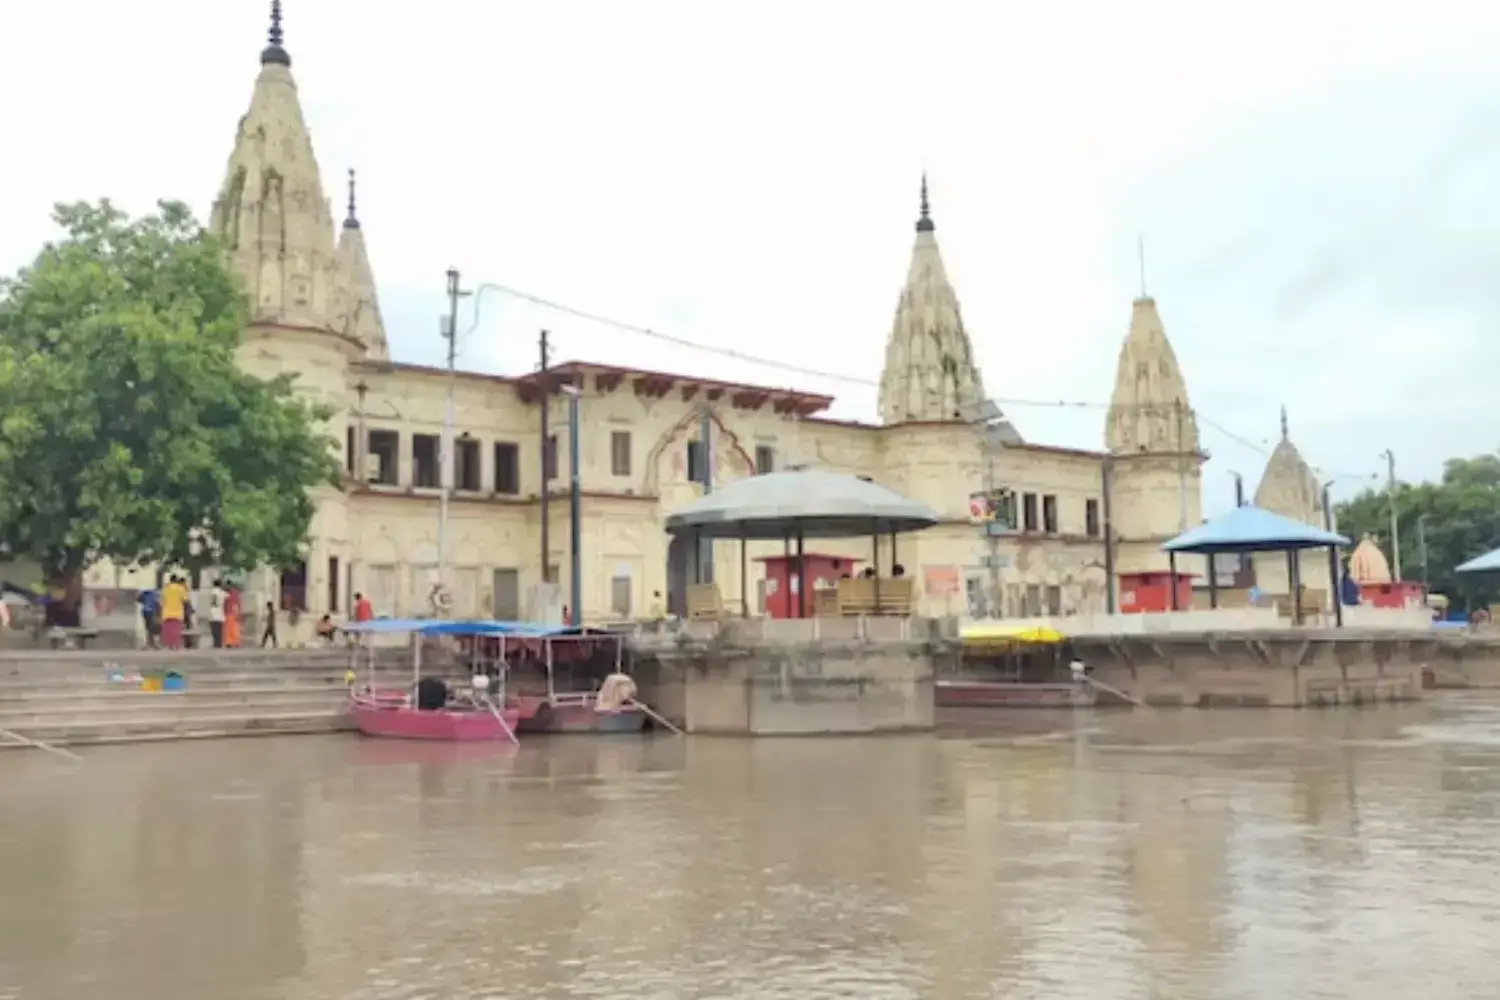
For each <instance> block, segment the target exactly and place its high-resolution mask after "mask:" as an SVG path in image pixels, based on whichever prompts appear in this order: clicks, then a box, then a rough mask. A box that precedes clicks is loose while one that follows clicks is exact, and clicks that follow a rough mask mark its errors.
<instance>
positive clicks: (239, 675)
mask: <svg viewBox="0 0 1500 1000" xmlns="http://www.w3.org/2000/svg"><path fill="white" fill-rule="evenodd" d="M348 669H349V656H348V653H347V652H346V651H343V650H288V651H286V652H276V651H260V650H242V651H241V650H233V651H222V650H218V651H215V650H205V651H202V652H180V653H163V652H159V651H148V650H142V651H126V652H116V651H100V652H98V653H93V652H79V651H67V652H61V653H53V652H50V651H31V652H24V653H7V654H0V729H4V730H9V731H11V732H15V733H19V734H20V735H22V736H24V737H26V738H28V739H32V740H41V741H44V742H47V743H52V744H61V745H78V744H85V743H123V742H134V741H142V740H167V739H186V738H195V737H211V736H213V737H217V736H253V735H268V734H275V733H329V732H340V731H344V730H347V729H349V728H350V724H349V720H348V717H347V714H346V713H345V711H344V707H345V706H344V701H345V696H346V689H345V671H347V670H348ZM164 670H173V671H176V672H177V673H179V674H181V675H182V677H183V678H184V681H185V687H184V689H183V690H180V691H143V690H141V689H140V686H139V684H137V683H131V682H129V681H120V680H111V677H125V678H129V677H133V676H135V675H137V674H141V675H146V676H150V675H151V674H153V673H159V672H161V671H164ZM369 676H370V672H369V671H368V670H367V669H361V670H360V672H359V678H360V682H361V683H364V682H365V681H366V679H367V678H368V677H369ZM410 676H411V675H410V672H409V668H407V667H405V666H401V665H400V664H399V662H398V659H397V656H396V655H389V654H382V655H381V657H380V658H379V661H378V662H377V666H376V669H375V672H374V679H375V682H376V683H377V684H380V685H392V686H399V685H402V684H405V683H406V682H407V681H408V680H409V678H410ZM8 745H9V744H6V743H3V742H0V746H8Z"/></svg>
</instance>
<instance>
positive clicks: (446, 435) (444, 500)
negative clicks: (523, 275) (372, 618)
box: [433, 267, 468, 611]
mask: <svg viewBox="0 0 1500 1000" xmlns="http://www.w3.org/2000/svg"><path fill="white" fill-rule="evenodd" d="M458 277H459V275H458V268H456V267H450V268H448V315H447V317H446V322H445V323H444V324H443V336H444V337H445V338H447V340H448V390H447V396H446V398H445V399H444V402H443V437H442V440H441V442H440V444H439V447H438V485H439V489H438V537H437V549H438V551H437V563H438V564H437V587H436V589H435V590H434V591H433V595H434V597H439V598H441V596H442V595H445V594H446V593H447V590H446V588H447V583H448V494H450V493H451V492H452V491H453V384H454V381H455V379H456V372H457V361H458V300H459V299H460V298H462V297H463V296H465V295H467V294H468V292H465V291H463V290H462V289H460V288H459V285H458ZM433 610H435V611H441V610H442V605H441V604H440V603H438V604H436V606H435V607H434V609H433Z"/></svg>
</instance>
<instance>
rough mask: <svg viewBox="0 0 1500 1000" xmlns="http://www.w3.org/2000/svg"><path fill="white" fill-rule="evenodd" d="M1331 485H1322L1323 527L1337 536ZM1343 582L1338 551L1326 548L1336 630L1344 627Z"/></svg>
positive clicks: (1297, 557)
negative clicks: (1330, 492) (1329, 492)
mask: <svg viewBox="0 0 1500 1000" xmlns="http://www.w3.org/2000/svg"><path fill="white" fill-rule="evenodd" d="M1332 486H1333V483H1331V482H1329V483H1324V484H1323V527H1324V529H1326V530H1327V531H1328V533H1329V534H1330V535H1332V534H1337V533H1338V529H1337V528H1335V527H1334V522H1333V500H1332V498H1331V497H1330V496H1329V494H1328V490H1329V488H1330V487H1332ZM1294 558H1296V559H1301V558H1302V554H1301V553H1300V552H1299V553H1297V554H1296V555H1295V556H1294ZM1343 582H1344V581H1343V580H1342V578H1341V577H1340V575H1339V550H1338V548H1337V547H1336V546H1333V545H1330V546H1328V591H1329V596H1330V597H1332V598H1333V624H1334V626H1335V627H1336V628H1343V627H1344V588H1343V586H1342V584H1343Z"/></svg>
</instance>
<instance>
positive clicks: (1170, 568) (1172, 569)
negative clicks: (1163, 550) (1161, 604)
mask: <svg viewBox="0 0 1500 1000" xmlns="http://www.w3.org/2000/svg"><path fill="white" fill-rule="evenodd" d="M1157 565H1158V566H1159V565H1161V564H1160V563H1157ZM1167 572H1168V573H1169V574H1170V575H1171V577H1172V610H1173V611H1178V610H1181V609H1180V608H1178V606H1177V603H1178V602H1177V553H1176V552H1168V553H1167Z"/></svg>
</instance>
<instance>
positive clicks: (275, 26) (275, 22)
mask: <svg viewBox="0 0 1500 1000" xmlns="http://www.w3.org/2000/svg"><path fill="white" fill-rule="evenodd" d="M266 41H267V43H268V44H267V45H266V47H265V48H264V49H262V50H261V53H260V64H261V65H262V66H290V65H291V64H292V57H291V56H290V55H288V54H287V51H286V49H285V48H284V47H283V46H282V42H283V41H285V35H284V34H283V33H282V30H281V0H271V30H270V31H268V32H267V33H266Z"/></svg>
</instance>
